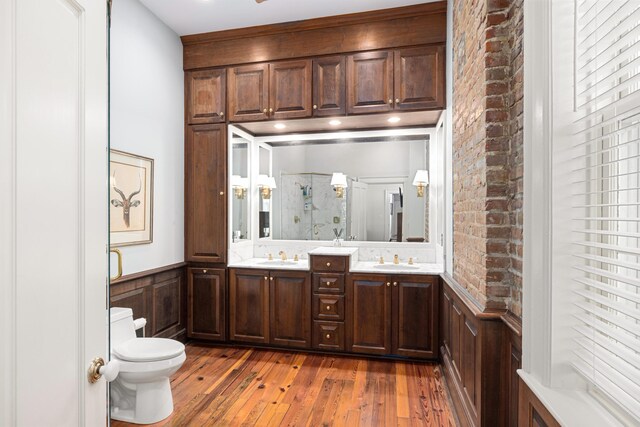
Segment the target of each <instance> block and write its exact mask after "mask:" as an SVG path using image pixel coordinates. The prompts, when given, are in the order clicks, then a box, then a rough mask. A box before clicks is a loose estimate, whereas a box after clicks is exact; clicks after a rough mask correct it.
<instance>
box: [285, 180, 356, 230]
mask: <svg viewBox="0 0 640 427" xmlns="http://www.w3.org/2000/svg"><path fill="white" fill-rule="evenodd" d="M280 181H281V188H282V190H281V193H280V219H281V237H280V238H281V239H285V240H332V239H333V238H334V232H333V229H334V228H337V229H338V231H340V230H341V229H342V230H343V231H342V236H341V237H342V238H344V236H345V235H346V233H347V230H346V223H347V203H346V200H347V199H346V198H343V199H338V198H336V195H335V192H334V191H333V188H332V187H331V176H329V175H320V174H290V175H282V177H281V180H280ZM334 221H335V222H334Z"/></svg>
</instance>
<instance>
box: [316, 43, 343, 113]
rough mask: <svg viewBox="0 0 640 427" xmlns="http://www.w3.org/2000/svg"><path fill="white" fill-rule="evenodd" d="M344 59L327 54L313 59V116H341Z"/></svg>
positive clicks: (340, 56)
mask: <svg viewBox="0 0 640 427" xmlns="http://www.w3.org/2000/svg"><path fill="white" fill-rule="evenodd" d="M345 69H346V59H345V57H344V56H342V55H339V56H329V57H324V58H316V59H314V60H313V116H314V117H326V116H341V115H344V114H345V113H346V112H347V106H346V100H345V96H346V90H345V86H346V70H345Z"/></svg>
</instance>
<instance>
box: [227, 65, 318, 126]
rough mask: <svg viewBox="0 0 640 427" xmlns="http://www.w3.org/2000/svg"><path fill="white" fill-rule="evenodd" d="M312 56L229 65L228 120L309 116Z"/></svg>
mask: <svg viewBox="0 0 640 427" xmlns="http://www.w3.org/2000/svg"><path fill="white" fill-rule="evenodd" d="M311 76H312V70H311V60H309V59H301V60H294V61H282V62H274V63H270V64H265V63H263V64H253V65H246V66H241V67H232V68H230V69H229V76H228V77H229V120H230V121H235V122H246V121H259V120H269V119H276V120H282V119H293V118H301V117H311Z"/></svg>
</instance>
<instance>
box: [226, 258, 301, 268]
mask: <svg viewBox="0 0 640 427" xmlns="http://www.w3.org/2000/svg"><path fill="white" fill-rule="evenodd" d="M229 267H232V268H259V269H262V270H299V271H309V260H307V259H301V260H299V261H294V260H293V259H289V260H287V261H281V260H280V259H278V258H274V259H273V260H271V261H270V260H268V259H266V258H251V259H247V260H244V261H238V262H235V263H230V264H229Z"/></svg>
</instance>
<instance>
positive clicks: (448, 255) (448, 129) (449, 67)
mask: <svg viewBox="0 0 640 427" xmlns="http://www.w3.org/2000/svg"><path fill="white" fill-rule="evenodd" d="M453 8H454V4H453V0H448V1H447V49H446V55H445V57H446V79H447V82H446V83H447V85H446V86H447V88H446V92H447V97H446V98H447V109H446V110H445V111H444V114H442V115H441V116H440V117H441V119H443V120H444V126H445V128H444V138H445V143H444V160H445V164H444V175H443V176H444V179H445V181H444V183H443V184H444V209H445V213H444V224H443V226H444V228H443V233H444V238H445V241H444V261H445V262H444V264H445V271H446V272H447V273H449V275H451V276H453V119H452V117H453Z"/></svg>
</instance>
